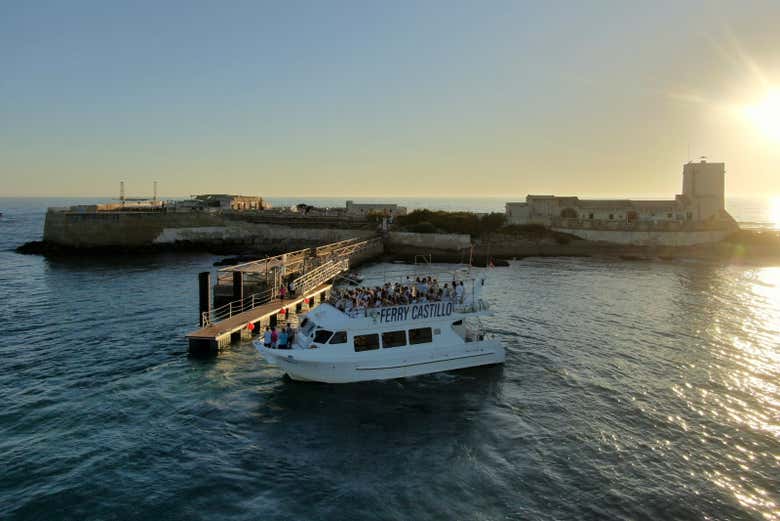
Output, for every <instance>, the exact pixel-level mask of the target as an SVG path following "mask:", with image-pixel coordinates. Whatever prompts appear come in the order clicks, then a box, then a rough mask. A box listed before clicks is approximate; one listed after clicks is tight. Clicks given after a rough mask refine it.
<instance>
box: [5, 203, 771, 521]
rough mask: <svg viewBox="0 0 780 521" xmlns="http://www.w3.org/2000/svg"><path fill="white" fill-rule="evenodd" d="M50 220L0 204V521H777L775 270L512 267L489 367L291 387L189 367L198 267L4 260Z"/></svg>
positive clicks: (272, 379) (218, 367)
mask: <svg viewBox="0 0 780 521" xmlns="http://www.w3.org/2000/svg"><path fill="white" fill-rule="evenodd" d="M68 202H70V201H56V200H44V199H28V200H9V199H0V211H2V212H3V213H4V215H3V217H0V331H2V340H0V357H1V360H2V362H0V519H3V520H16V519H33V520H47V521H48V520H58V519H74V520H83V519H108V520H110V519H203V520H209V521H213V520H216V519H241V520H257V519H263V520H283V519H295V520H299V519H329V520H330V519H332V520H363V519H379V520H385V519H387V520H391V519H392V520H406V519H437V520H438V519H447V520H448V519H463V520H507V519H512V520H524V519H539V520H561V519H594V520H596V519H598V520H601V519H702V520H704V519H713V520H742V519H754V520H770V521H771V520H780V389H779V388H778V386H779V385H780V267H777V268H772V267H769V268H767V267H764V268H755V267H746V266H727V265H713V264H701V263H690V262H675V263H662V262H658V263H638V262H610V261H604V260H591V259H566V258H561V259H551V258H546V259H525V260H522V261H516V262H513V263H512V264H511V266H510V267H508V268H497V269H495V270H491V274H490V279H489V287H488V290H487V294H488V297H489V300H491V302H492V305H493V308H494V310H495V311H496V314H495V316H494V317H491V318H488V319H486V320H485V322H486V324H487V326H488V329H489V331H490V332H492V333H493V334H494V335H497V336H498V337H499V338H501V340H502V341H503V342H505V345H506V346H507V362H506V364H505V365H504V366H503V367H493V368H481V369H474V370H468V371H463V372H457V373H448V374H440V375H431V376H426V377H419V378H414V379H408V380H400V381H391V382H381V383H366V384H355V385H342V386H328V385H316V384H301V383H295V382H286V381H284V380H283V379H282V378H281V374H280V373H279V372H278V371H277V370H275V369H273V368H271V367H269V366H267V365H266V364H265V362H263V361H262V360H260V358H259V357H258V355H257V354H256V352H255V351H254V349H253V348H252V347H251V345H249V344H242V345H234V346H232V347H231V348H229V349H227V350H226V351H224V352H223V353H222V354H220V356H218V357H216V358H213V359H205V360H204V359H195V358H190V357H189V356H188V355H187V345H186V342H185V340H184V338H183V337H184V334H185V333H186V332H187V331H188V330H190V329H191V327H192V325H193V323H194V322H195V320H196V315H197V311H196V274H197V272H199V271H202V270H204V269H207V268H209V267H210V266H211V263H212V262H213V261H214V260H215V259H216V258H215V257H212V256H210V255H156V256H142V257H118V258H99V259H88V258H85V259H68V260H47V259H44V258H42V257H38V256H22V255H17V254H15V253H13V252H12V249H13V248H14V247H15V246H17V245H18V244H20V243H22V242H25V241H28V240H34V239H38V238H40V235H41V230H42V225H43V216H44V209H45V207H46V206H48V205H58V204H66V203H68ZM403 202H404V203H405V204H408V205H409V206H410V207H413V205H411V204H409V202H407V201H403ZM491 204H493V203H490V204H488V202H487V201H484V200H483V201H478V202H473V203H472V206H470V208H473V209H480V210H500V209H501V206H502V204H503V201H501V202H498V206H497V207H493V206H491ZM730 204H731V203H730ZM745 204H747V205H748V206H750V205H751V204H752V208H753V210H751V211H750V212H752V213H750V212H748V211H747V210H744V209H743V213H742V214H741V215H740V214H738V212H736V211H735V210H734V209H733V207H732V212H734V214H735V216H736V217H737V219H738V220H741V221H751V222H756V223H763V225H771V223H773V222H775V221H773V220H772V219H773V218H772V215H773V214H772V206H771V204H767V205H764V207H763V208H764V210H761V204H762V203H745ZM430 206H434V205H432V204H431V205H430ZM440 207H445V205H444V203H442V204H441V205H440ZM460 207H463V205H461V206H460ZM383 268H384V266H374V267H372V268H369V269H372V270H381V269H383Z"/></svg>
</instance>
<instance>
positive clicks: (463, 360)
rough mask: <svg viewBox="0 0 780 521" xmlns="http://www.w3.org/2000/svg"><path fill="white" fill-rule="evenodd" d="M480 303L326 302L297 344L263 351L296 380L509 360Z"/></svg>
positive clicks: (369, 376) (347, 378) (379, 375)
mask: <svg viewBox="0 0 780 521" xmlns="http://www.w3.org/2000/svg"><path fill="white" fill-rule="evenodd" d="M485 310H486V306H485V304H484V303H481V301H480V304H479V305H478V306H469V307H466V306H462V305H461V306H458V305H456V304H454V303H453V302H429V303H418V304H410V305H406V306H391V307H383V308H369V309H361V310H360V311H359V312H353V313H352V314H348V313H345V312H343V311H340V310H338V309H337V308H335V307H334V306H332V305H330V304H321V305H320V306H318V307H317V308H315V309H314V310H312V311H311V312H310V313H309V314H308V315H307V317H306V318H305V320H304V321H303V322H302V323H301V326H300V328H299V331H298V333H297V334H296V336H295V340H294V343H293V346H292V347H293V348H292V349H288V350H280V349H267V348H263V347H261V345H257V348H258V350H259V351H260V352H261V354H262V355H263V356H264V357H265V358H266V359H267V360H268V361H269V362H271V363H274V364H276V365H278V366H279V367H281V368H282V369H283V370H284V371H285V372H287V374H288V375H289V376H290V377H292V378H293V379H297V380H314V381H321V382H354V381H361V380H377V379H387V378H400V377H405V376H414V375H419V374H427V373H433V372H438V371H448V370H453V369H460V368H464V367H473V366H477V365H485V364H496V363H502V362H503V361H504V349H503V347H502V346H501V344H500V343H499V342H498V341H497V340H493V339H486V338H485V333H484V330H483V328H482V326H481V324H480V323H479V320H478V318H477V317H478V315H480V314H482V313H483V312H484V311H485Z"/></svg>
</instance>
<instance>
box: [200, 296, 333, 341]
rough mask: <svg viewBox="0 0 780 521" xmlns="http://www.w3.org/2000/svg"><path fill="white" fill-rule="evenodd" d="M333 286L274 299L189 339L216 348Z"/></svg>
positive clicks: (203, 328) (216, 324)
mask: <svg viewBox="0 0 780 521" xmlns="http://www.w3.org/2000/svg"><path fill="white" fill-rule="evenodd" d="M332 286H333V284H332V283H330V282H327V283H325V284H321V285H319V286H317V287H316V288H314V289H312V290H310V291H308V292H307V293H306V294H305V295H301V296H298V297H294V298H289V299H284V300H280V299H274V300H272V301H270V302H268V303H267V304H261V305H259V306H257V307H255V308H253V309H250V310H248V311H244V312H242V313H238V314H236V315H233V316H232V317H230V318H227V319H225V320H221V321H219V322H216V323H214V324H211V325H208V326H206V327H202V328H200V329H198V330H197V331H193V332H191V333H188V334H187V338H188V339H189V340H190V343H191V344H192V343H193V342H207V343H209V344H212V345H215V346H216V345H218V344H220V343H221V342H220V338H221V337H225V336H227V335H231V334H233V333H235V332H237V331H240V330H241V329H243V328H244V327H246V325H247V324H248V323H250V322H258V321H260V320H262V319H264V318H267V317H269V316H271V315H275V314H276V313H278V312H279V310H280V309H282V308H290V307H293V306H296V305H297V304H299V303H301V302H303V301H304V300H306V299H309V298H312V297H316V296H317V295H319V294H320V293H322V292H324V291H328V290H329V289H330V288H331V287H332Z"/></svg>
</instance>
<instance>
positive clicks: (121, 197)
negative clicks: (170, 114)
mask: <svg viewBox="0 0 780 521" xmlns="http://www.w3.org/2000/svg"><path fill="white" fill-rule="evenodd" d="M119 200H120V201H121V202H122V208H124V206H125V182H124V181H119Z"/></svg>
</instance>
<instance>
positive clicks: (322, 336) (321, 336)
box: [314, 329, 333, 344]
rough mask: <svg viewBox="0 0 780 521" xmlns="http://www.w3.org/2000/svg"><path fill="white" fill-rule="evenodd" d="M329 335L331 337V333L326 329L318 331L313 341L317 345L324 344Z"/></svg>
mask: <svg viewBox="0 0 780 521" xmlns="http://www.w3.org/2000/svg"><path fill="white" fill-rule="evenodd" d="M331 335H333V331H328V330H327V329H318V330H317V332H316V333H314V341H315V342H317V343H318V344H324V343H325V342H327V341H328V340H329V339H330V337H331Z"/></svg>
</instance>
